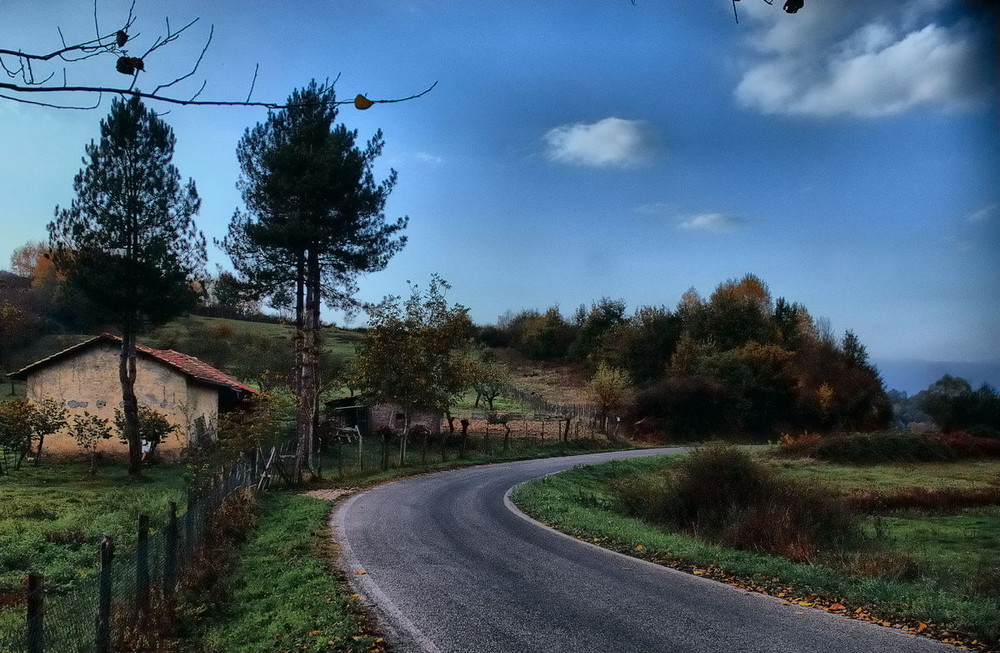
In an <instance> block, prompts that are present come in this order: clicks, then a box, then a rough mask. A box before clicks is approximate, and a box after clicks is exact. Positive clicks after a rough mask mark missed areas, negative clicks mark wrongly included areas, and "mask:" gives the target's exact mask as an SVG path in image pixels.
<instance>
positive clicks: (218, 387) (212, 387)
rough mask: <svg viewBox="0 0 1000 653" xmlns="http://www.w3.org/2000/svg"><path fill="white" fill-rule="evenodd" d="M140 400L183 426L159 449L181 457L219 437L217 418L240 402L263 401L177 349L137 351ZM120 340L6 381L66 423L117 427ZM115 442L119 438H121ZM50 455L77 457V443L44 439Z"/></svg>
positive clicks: (111, 445)
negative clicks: (89, 421)
mask: <svg viewBox="0 0 1000 653" xmlns="http://www.w3.org/2000/svg"><path fill="white" fill-rule="evenodd" d="M136 349H137V351H136V381H135V395H136V398H137V399H138V401H139V405H140V406H147V407H149V408H153V409H155V410H157V411H159V412H160V413H162V414H163V415H165V416H166V418H167V419H168V420H170V421H171V422H172V423H173V424H175V425H177V426H178V431H177V433H176V434H175V435H173V436H171V437H169V438H167V440H166V441H165V442H163V443H161V444H160V445H159V447H158V449H157V450H158V451H160V452H164V453H166V452H172V453H177V452H179V451H180V450H181V449H184V448H186V447H190V446H195V445H197V444H198V442H200V441H203V440H204V439H205V438H208V439H214V438H215V437H216V432H215V427H216V425H217V424H218V417H219V413H220V412H224V411H227V410H231V409H232V408H234V407H236V406H237V405H238V404H239V403H240V401H241V400H242V399H244V398H245V397H247V396H250V395H256V394H259V392H258V391H257V390H254V389H253V388H250V387H248V386H246V385H244V384H242V383H240V382H239V381H237V380H236V379H234V378H232V377H231V376H229V375H227V374H225V373H223V372H220V371H219V370H217V369H215V368H214V367H212V366H211V365H209V364H207V363H204V362H202V361H200V360H198V359H197V358H195V357H193V356H188V355H187V354H182V353H180V352H177V351H173V350H172V349H153V348H151V347H146V346H144V345H137V347H136ZM120 353H121V338H119V337H117V336H113V335H110V334H107V333H105V334H101V335H99V336H96V337H94V338H91V339H89V340H86V341H84V342H81V343H80V344H78V345H74V346H72V347H69V348H67V349H64V350H62V351H60V352H58V353H55V354H53V355H51V356H49V357H48V358H43V359H42V360H40V361H37V362H35V363H32V364H31V365H28V366H27V367H24V368H22V369H20V370H18V371H17V372H14V373H12V374H10V375H9V376H11V377H13V378H15V379H20V380H23V381H25V383H26V384H27V397H28V399H29V400H32V401H39V400H42V399H55V400H56V401H58V402H59V403H60V404H61V405H63V406H65V407H66V408H67V409H68V411H69V416H70V418H72V417H73V416H74V415H82V414H83V413H84V412H87V413H90V414H91V415H97V416H99V417H102V418H105V419H107V420H108V421H109V422H111V423H112V424H113V423H114V411H115V408H118V407H120V405H121V398H122V396H121V383H120V382H119V380H118V361H119V356H120ZM116 435H117V434H116ZM127 449H128V448H127V446H126V445H124V444H122V443H120V442H119V440H118V438H117V437H112V438H111V439H110V440H107V441H105V442H103V443H101V446H100V450H101V451H105V452H109V451H110V452H125V451H127ZM45 450H46V451H48V452H52V453H76V452H79V450H80V449H79V447H78V446H77V444H76V441H75V440H74V439H73V438H72V437H70V436H69V435H68V434H65V433H57V434H55V435H52V436H48V437H46V438H45Z"/></svg>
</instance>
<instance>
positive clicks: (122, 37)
mask: <svg viewBox="0 0 1000 653" xmlns="http://www.w3.org/2000/svg"><path fill="white" fill-rule="evenodd" d="M127 42H128V34H126V33H125V30H118V31H117V32H115V43H117V44H118V47H119V48H120V47H122V46H123V45H125V44H126V43H127Z"/></svg>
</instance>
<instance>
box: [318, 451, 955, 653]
mask: <svg viewBox="0 0 1000 653" xmlns="http://www.w3.org/2000/svg"><path fill="white" fill-rule="evenodd" d="M674 451H680V450H678V449H655V450H642V451H622V452H612V453H600V454H590V455H584V456H572V457H567V458H556V459H544V460H531V461H525V462H516V463H505V464H500V465H490V466H482V467H473V468H469V469H463V470H458V471H453V472H444V473H439V474H433V475H428V476H421V477H414V478H409V479H406V480H402V481H398V482H395V483H390V484H387V485H383V486H381V487H378V488H375V489H373V490H371V491H368V492H364V493H362V494H358V495H355V496H354V497H352V498H351V499H350V500H348V501H347V502H346V503H344V504H343V506H341V508H340V509H339V510H338V511H337V512H336V513H335V515H334V517H333V520H334V527H335V531H334V532H335V533H336V534H337V538H338V540H339V541H340V543H341V545H342V549H343V559H342V564H343V566H344V568H345V570H346V572H347V573H348V574H349V575H350V576H351V578H352V579H353V580H354V581H355V585H356V587H357V588H358V591H359V592H360V593H361V594H362V596H363V597H364V598H365V599H366V600H367V601H368V602H370V603H371V604H372V605H373V607H374V609H375V611H376V613H377V614H378V616H379V620H380V622H381V623H382V625H383V627H384V628H385V630H386V631H387V637H388V639H389V641H390V643H392V644H394V645H395V648H394V650H397V651H432V652H433V651H440V652H442V653H445V652H451V651H463V652H471V651H483V652H487V651H488V652H502V651H511V652H519V653H520V652H523V651H603V652H615V651H684V652H689V651H690V652H699V651H713V652H715V651H745V652H750V651H761V652H763V651H767V652H769V653H775V652H780V651H788V652H789V653H792V652H794V653H808V652H810V651H815V652H817V653H820V652H823V653H827V652H830V651H837V652H839V653H852V652H858V653H861V652H865V653H870V652H878V651H885V652H887V653H888V652H892V653H900V652H912V653H922V652H924V651H928V652H931V651H949V650H952V651H954V650H957V649H955V648H954V647H951V646H949V645H946V644H941V643H939V642H934V641H932V640H929V639H926V638H918V637H915V636H913V635H908V634H906V633H903V632H901V631H897V630H893V629H890V628H883V627H879V626H875V625H872V624H869V623H865V622H862V621H856V620H852V619H847V618H844V617H839V616H837V615H833V614H829V613H827V612H823V611H820V610H812V609H808V608H803V607H801V606H796V605H783V602H782V601H781V600H780V599H774V598H771V597H767V596H763V595H760V594H754V593H749V592H746V591H743V590H739V589H736V588H733V587H730V586H728V585H724V584H721V583H717V582H713V581H710V580H706V579H703V578H699V577H697V576H691V575H688V574H684V573H681V572H678V571H674V570H671V569H667V568H665V567H659V566H656V565H653V564H650V563H647V562H644V561H641V560H637V559H633V558H628V557H625V556H622V555H620V554H617V553H614V552H609V551H606V550H604V549H600V548H598V547H595V546H592V545H590V544H588V543H585V542H581V541H578V540H574V539H571V538H569V537H567V536H565V535H561V534H559V533H556V532H554V531H551V530H549V529H547V528H543V527H541V526H539V525H538V524H537V523H535V522H532V521H530V520H528V519H527V518H526V517H524V516H522V515H520V514H519V513H517V512H515V510H516V509H514V508H513V506H512V505H511V504H509V502H507V501H506V499H505V497H506V494H507V492H508V490H509V489H510V488H511V487H513V486H514V485H516V484H518V483H521V482H523V481H526V480H529V479H532V478H536V477H538V476H542V475H545V474H550V473H554V472H557V471H561V470H564V469H569V468H571V467H573V466H575V465H581V464H594V463H599V462H604V461H607V460H612V459H615V458H628V457H635V456H644V455H651V454H655V453H668V452H674Z"/></svg>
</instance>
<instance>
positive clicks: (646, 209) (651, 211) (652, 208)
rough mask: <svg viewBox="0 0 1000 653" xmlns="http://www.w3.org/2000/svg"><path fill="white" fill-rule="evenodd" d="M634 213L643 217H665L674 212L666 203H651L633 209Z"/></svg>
mask: <svg viewBox="0 0 1000 653" xmlns="http://www.w3.org/2000/svg"><path fill="white" fill-rule="evenodd" d="M635 212H636V213H641V214H643V215H667V214H670V213H673V212H674V207H673V206H672V205H670V204H667V203H666V202H653V203H652V204H643V205H642V206H637V207H635Z"/></svg>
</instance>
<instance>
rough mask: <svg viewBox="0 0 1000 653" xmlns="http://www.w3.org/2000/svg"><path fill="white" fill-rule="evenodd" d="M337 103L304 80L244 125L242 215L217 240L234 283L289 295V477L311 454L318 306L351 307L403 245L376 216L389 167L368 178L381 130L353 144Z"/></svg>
mask: <svg viewBox="0 0 1000 653" xmlns="http://www.w3.org/2000/svg"><path fill="white" fill-rule="evenodd" d="M335 101H336V97H335V94H334V89H333V86H332V85H329V84H317V83H316V82H315V81H312V82H310V84H309V85H308V86H307V87H306V88H304V89H301V90H296V91H294V92H293V93H292V95H291V96H290V97H289V100H288V106H287V107H286V108H284V109H282V110H280V111H276V112H273V113H271V114H270V115H269V116H268V119H267V121H266V122H263V123H258V124H257V125H256V126H255V127H253V128H252V129H247V131H246V133H245V134H244V135H243V138H242V139H241V140H240V144H239V147H238V149H237V156H238V158H239V162H240V169H241V176H240V181H239V184H238V185H239V188H240V190H241V192H242V195H243V202H244V204H245V206H246V211H245V212H244V211H237V212H236V213H235V214H234V216H233V219H232V221H231V222H230V225H229V233H228V235H227V237H226V239H225V240H224V241H223V242H222V245H223V247H224V249H225V250H226V251H227V253H228V254H229V255H230V257H231V258H232V260H233V265H234V267H235V268H236V270H237V272H238V273H239V274H240V276H241V277H242V280H244V281H247V282H248V283H250V284H252V285H253V286H254V287H256V288H258V289H259V291H260V292H261V294H262V295H263V296H268V297H272V298H274V297H276V296H277V297H280V296H281V295H284V294H291V295H292V296H293V297H294V298H295V300H294V301H295V314H296V327H297V328H296V333H297V337H296V365H295V369H296V374H295V388H296V396H297V397H298V416H297V433H298V441H299V445H298V449H297V455H296V475H298V473H299V471H300V470H301V469H302V467H303V466H304V465H307V464H309V463H310V462H311V456H312V445H313V440H314V434H313V430H314V423H315V419H316V411H317V408H318V393H319V386H320V380H319V373H318V370H319V365H320V362H319V356H320V349H321V348H320V343H319V339H320V327H321V326H322V324H321V322H320V307H321V304H322V303H323V302H324V301H325V303H326V305H327V306H329V307H332V308H341V309H345V310H353V309H355V308H356V307H357V302H356V300H355V299H354V294H355V292H356V291H357V283H356V280H357V278H358V276H359V275H361V274H363V273H366V272H373V271H376V270H381V269H383V268H385V266H386V265H387V264H388V262H389V259H390V258H392V256H393V255H394V254H396V252H398V251H399V250H400V249H402V247H403V245H404V244H405V237H403V236H401V235H400V232H401V231H402V230H403V229H404V228H405V227H406V223H407V219H406V218H400V219H398V220H396V221H395V222H391V223H390V222H387V220H386V217H385V213H384V207H385V203H386V200H387V199H388V197H389V194H390V193H391V192H392V189H393V187H394V186H395V184H396V171H395V170H390V172H389V175H388V177H386V178H385V179H383V180H382V181H381V182H376V180H375V176H374V170H373V168H374V163H375V160H376V159H377V158H378V157H379V156H380V155H381V153H382V148H383V145H384V141H383V139H382V132H381V131H377V132H376V133H375V135H374V136H373V137H372V139H371V140H369V141H368V142H367V143H366V144H365V145H364V146H363V147H361V146H359V145H358V144H357V138H358V133H357V131H354V130H349V129H347V127H345V126H344V125H343V124H335V121H336V118H337V106H336V104H335Z"/></svg>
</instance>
